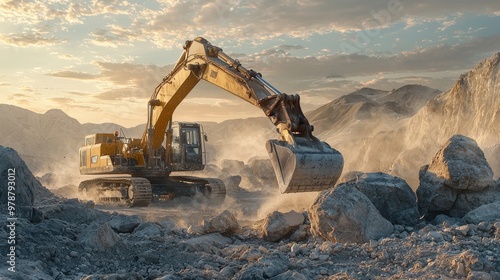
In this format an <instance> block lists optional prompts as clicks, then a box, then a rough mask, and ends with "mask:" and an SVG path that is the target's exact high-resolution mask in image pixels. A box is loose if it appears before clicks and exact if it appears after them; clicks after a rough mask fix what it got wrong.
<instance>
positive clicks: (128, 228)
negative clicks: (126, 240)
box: [109, 215, 142, 233]
mask: <svg viewBox="0 0 500 280" xmlns="http://www.w3.org/2000/svg"><path fill="white" fill-rule="evenodd" d="M141 223H142V220H141V218H139V216H136V215H131V216H128V215H116V216H114V217H113V218H112V219H111V221H109V225H110V226H111V228H112V229H113V230H114V231H116V232H118V233H132V232H133V231H134V230H135V229H136V228H137V227H138V226H139V225H140V224H141Z"/></svg>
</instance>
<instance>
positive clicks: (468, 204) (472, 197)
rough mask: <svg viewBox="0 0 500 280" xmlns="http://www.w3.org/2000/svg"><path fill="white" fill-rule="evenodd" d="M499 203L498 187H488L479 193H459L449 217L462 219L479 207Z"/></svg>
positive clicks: (499, 192)
mask: <svg viewBox="0 0 500 280" xmlns="http://www.w3.org/2000/svg"><path fill="white" fill-rule="evenodd" d="M495 201H500V187H498V186H496V185H495V186H490V187H488V188H486V189H485V190H483V191H480V192H466V193H459V194H458V195H457V199H456V200H455V203H453V206H452V207H451V209H450V216H452V217H459V218H461V217H463V216H464V215H465V214H467V213H468V212H470V211H472V210H474V209H476V208H477V207H479V206H482V205H486V204H489V203H493V202H495Z"/></svg>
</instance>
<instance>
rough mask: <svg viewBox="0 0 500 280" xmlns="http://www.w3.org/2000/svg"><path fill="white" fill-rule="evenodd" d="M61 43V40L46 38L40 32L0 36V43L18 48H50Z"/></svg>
mask: <svg viewBox="0 0 500 280" xmlns="http://www.w3.org/2000/svg"><path fill="white" fill-rule="evenodd" d="M61 42H63V40H61V39H57V38H54V37H48V36H46V35H45V34H43V33H40V32H36V31H35V32H24V33H20V34H16V33H9V34H0V43H2V44H5V45H12V46H18V47H30V46H52V45H56V44H58V43H61Z"/></svg>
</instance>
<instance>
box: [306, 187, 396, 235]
mask: <svg viewBox="0 0 500 280" xmlns="http://www.w3.org/2000/svg"><path fill="white" fill-rule="evenodd" d="M308 214H309V220H310V221H311V233H312V234H313V235H315V236H321V237H322V238H324V239H326V240H329V241H332V242H341V243H346V242H347V243H351V242H353V243H365V242H368V241H370V240H378V239H380V238H382V237H387V236H389V235H390V234H391V233H392V232H393V230H394V226H393V225H392V224H391V222H389V221H388V220H386V219H385V218H384V217H382V215H380V213H379V211H378V210H377V208H375V206H374V205H373V204H372V202H371V201H370V199H368V197H366V196H365V195H364V194H363V193H361V192H360V191H359V190H357V189H356V188H353V187H352V186H351V185H349V184H348V183H343V184H340V185H338V186H336V187H335V188H333V189H329V190H326V191H323V192H321V193H320V194H319V195H318V197H317V198H316V200H315V201H314V203H313V204H312V205H311V207H310V208H309V210H308Z"/></svg>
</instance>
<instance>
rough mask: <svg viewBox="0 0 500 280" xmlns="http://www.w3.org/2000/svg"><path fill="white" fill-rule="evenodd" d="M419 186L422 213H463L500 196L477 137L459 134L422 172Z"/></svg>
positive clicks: (418, 193) (433, 214)
mask: <svg viewBox="0 0 500 280" xmlns="http://www.w3.org/2000/svg"><path fill="white" fill-rule="evenodd" d="M419 178H420V185H419V187H418V189H417V198H418V208H419V211H420V214H421V215H424V216H425V217H426V218H427V219H433V218H434V217H435V216H436V215H438V214H446V215H449V216H452V217H459V218H461V217H463V215H465V214H466V213H467V212H469V211H471V210H473V209H475V208H477V207H479V206H481V205H484V204H488V203H491V202H493V201H496V200H498V199H500V190H499V187H498V186H497V184H496V182H495V181H494V180H493V172H492V170H491V168H490V166H489V164H488V162H487V161H486V159H485V157H484V153H483V152H482V151H481V149H480V148H479V147H478V145H477V143H476V141H474V140H473V139H471V138H468V137H466V136H463V135H455V136H453V137H452V138H450V140H448V142H447V143H446V144H445V145H444V146H443V147H442V148H441V149H440V150H439V151H438V152H437V153H436V155H435V156H434V158H433V159H432V162H431V164H430V165H426V166H423V167H422V168H421V169H420V173H419Z"/></svg>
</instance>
